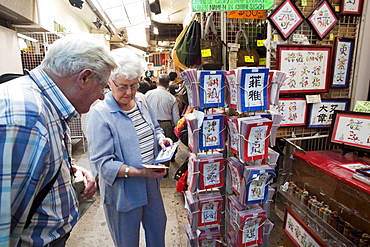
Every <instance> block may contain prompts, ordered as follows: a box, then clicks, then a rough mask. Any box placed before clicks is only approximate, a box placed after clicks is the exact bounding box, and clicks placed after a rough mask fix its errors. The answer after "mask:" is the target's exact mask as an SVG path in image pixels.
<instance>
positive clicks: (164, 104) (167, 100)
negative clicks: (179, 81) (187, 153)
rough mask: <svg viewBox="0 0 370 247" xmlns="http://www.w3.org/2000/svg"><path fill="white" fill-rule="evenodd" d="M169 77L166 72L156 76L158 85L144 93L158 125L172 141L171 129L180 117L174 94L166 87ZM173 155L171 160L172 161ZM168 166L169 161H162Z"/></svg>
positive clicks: (174, 136)
mask: <svg viewBox="0 0 370 247" xmlns="http://www.w3.org/2000/svg"><path fill="white" fill-rule="evenodd" d="M169 81H170V78H169V76H168V75H166V74H162V75H160V76H159V78H158V87H157V88H156V89H154V90H151V91H148V92H147V93H146V94H145V97H146V99H147V100H148V102H149V104H150V106H151V107H152V108H153V111H154V113H155V115H156V117H157V120H158V122H159V125H160V126H161V128H162V129H163V130H164V133H165V135H166V136H168V137H170V138H171V139H172V141H177V140H178V138H177V137H176V135H175V133H174V132H173V129H174V127H175V125H176V124H177V121H179V119H180V113H179V106H178V103H177V100H176V98H175V96H173V95H172V94H170V93H169V92H168V91H167V89H168V86H169ZM174 158H175V155H174V156H173V159H172V161H174ZM164 164H165V165H166V166H169V162H168V161H167V162H165V163H164Z"/></svg>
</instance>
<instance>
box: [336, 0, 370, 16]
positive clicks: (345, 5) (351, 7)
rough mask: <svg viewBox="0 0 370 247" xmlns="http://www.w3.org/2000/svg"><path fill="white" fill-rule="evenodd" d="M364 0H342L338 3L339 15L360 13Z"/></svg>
mask: <svg viewBox="0 0 370 247" xmlns="http://www.w3.org/2000/svg"><path fill="white" fill-rule="evenodd" d="M363 2H364V0H342V1H341V3H340V12H339V13H340V14H341V15H361V12H362V6H363Z"/></svg>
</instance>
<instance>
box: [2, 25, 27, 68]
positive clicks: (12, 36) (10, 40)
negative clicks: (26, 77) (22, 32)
mask: <svg viewBox="0 0 370 247" xmlns="http://www.w3.org/2000/svg"><path fill="white" fill-rule="evenodd" d="M0 40H1V42H0V54H2V59H0V75H2V74H5V73H16V74H22V73H23V71H22V61H21V56H20V52H19V45H18V39H17V34H16V32H15V31H13V30H10V29H8V28H5V27H1V26H0Z"/></svg>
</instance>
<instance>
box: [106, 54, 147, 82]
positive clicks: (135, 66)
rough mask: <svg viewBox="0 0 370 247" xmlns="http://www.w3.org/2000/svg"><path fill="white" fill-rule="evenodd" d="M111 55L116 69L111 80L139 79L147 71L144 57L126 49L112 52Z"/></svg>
mask: <svg viewBox="0 0 370 247" xmlns="http://www.w3.org/2000/svg"><path fill="white" fill-rule="evenodd" d="M112 55H113V57H114V58H115V59H116V63H117V64H118V68H117V69H116V70H114V71H113V73H112V74H111V77H110V79H111V80H114V79H115V78H116V77H118V76H122V77H124V78H125V79H127V80H133V79H135V78H140V76H142V75H143V73H144V72H145V70H146V69H147V66H146V62H145V59H144V57H143V56H141V55H139V54H137V53H136V52H134V51H133V50H132V49H130V48H128V47H124V48H119V49H116V50H113V51H112Z"/></svg>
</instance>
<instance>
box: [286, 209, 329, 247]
mask: <svg viewBox="0 0 370 247" xmlns="http://www.w3.org/2000/svg"><path fill="white" fill-rule="evenodd" d="M285 209H286V211H285V218H284V225H283V231H284V232H285V234H286V235H287V236H288V237H289V238H290V239H291V240H292V241H293V242H294V244H295V245H296V246H300V247H305V246H311V247H327V246H328V245H327V244H326V243H324V241H322V240H321V238H319V237H318V236H317V235H316V233H314V232H313V231H312V230H311V229H310V228H309V227H308V226H307V225H306V223H304V222H303V221H302V220H301V219H300V218H299V217H298V216H297V215H296V214H295V213H294V212H293V210H292V209H291V208H289V207H288V206H286V208H285Z"/></svg>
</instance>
